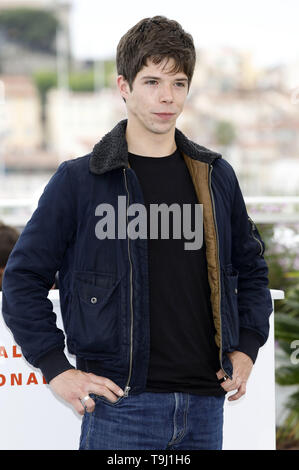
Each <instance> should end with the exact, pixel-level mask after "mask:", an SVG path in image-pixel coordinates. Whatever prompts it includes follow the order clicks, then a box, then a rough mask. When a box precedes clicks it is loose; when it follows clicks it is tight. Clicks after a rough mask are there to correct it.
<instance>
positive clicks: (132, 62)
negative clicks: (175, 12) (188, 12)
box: [116, 16, 196, 91]
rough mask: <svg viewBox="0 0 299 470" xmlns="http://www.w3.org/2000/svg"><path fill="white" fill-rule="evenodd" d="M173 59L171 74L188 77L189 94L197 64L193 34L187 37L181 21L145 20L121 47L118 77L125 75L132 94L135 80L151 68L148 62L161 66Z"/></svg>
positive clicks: (128, 35)
mask: <svg viewBox="0 0 299 470" xmlns="http://www.w3.org/2000/svg"><path fill="white" fill-rule="evenodd" d="M169 58H173V59H174V66H173V67H172V69H171V70H170V73H178V72H183V73H185V74H186V75H187V77H188V91H189V88H190V84H191V80H192V77H193V73H194V67H195V61H196V52H195V47H194V43H193V38H192V36H191V34H189V33H186V32H185V31H184V30H183V28H182V26H181V25H180V24H179V23H178V22H177V21H175V20H169V19H168V18H166V17H165V16H153V17H152V18H144V19H142V20H140V21H139V22H138V23H137V24H136V25H135V26H133V27H132V28H130V29H129V30H128V31H127V32H126V34H124V36H122V38H121V39H120V41H119V43H118V46H117V52H116V67H117V73H118V75H123V77H124V79H125V80H127V82H128V84H129V87H130V91H132V89H133V82H134V80H135V77H136V75H137V73H138V72H139V71H140V70H141V69H142V67H143V66H145V65H146V64H147V59H151V60H152V61H153V63H154V64H160V63H161V62H162V61H163V60H164V59H167V62H168V59H169ZM167 62H166V64H167ZM166 64H165V65H166Z"/></svg>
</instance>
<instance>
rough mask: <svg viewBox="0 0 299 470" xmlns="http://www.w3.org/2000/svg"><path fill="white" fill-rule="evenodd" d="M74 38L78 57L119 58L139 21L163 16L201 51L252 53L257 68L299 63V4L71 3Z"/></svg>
mask: <svg viewBox="0 0 299 470" xmlns="http://www.w3.org/2000/svg"><path fill="white" fill-rule="evenodd" d="M71 3H72V5H73V6H72V13H71V40H72V45H73V52H74V55H75V57H76V58H78V59H103V58H111V57H112V58H113V57H115V51H116V46H117V44H118V41H119V39H120V38H121V36H122V35H123V34H125V33H126V31H127V30H128V29H129V28H130V27H132V26H133V25H134V24H136V23H137V22H138V21H139V20H140V19H142V18H145V17H151V16H155V15H164V16H166V17H168V18H170V19H175V20H177V21H178V22H179V23H180V24H181V25H182V27H183V28H184V30H185V31H187V32H189V33H191V34H192V36H193V39H194V43H195V47H196V48H207V49H208V48H211V47H222V46H229V47H234V48H236V49H242V50H248V51H252V53H253V60H254V63H256V64H257V65H258V66H271V65H277V64H280V63H291V62H295V61H299V40H298V39H299V34H298V26H299V25H298V23H299V1H298V0H250V1H244V0H243V1H240V0H225V1H224V0H205V1H202V0H186V1H183V0H150V1H149V2H145V1H143V0H139V1H136V0H132V1H130V0H126V1H124V0H111V1H105V2H104V1H103V0H72V1H71Z"/></svg>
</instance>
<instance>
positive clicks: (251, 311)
mask: <svg viewBox="0 0 299 470" xmlns="http://www.w3.org/2000/svg"><path fill="white" fill-rule="evenodd" d="M235 179H236V184H235V193H234V200H233V208H232V219H231V225H232V264H233V266H234V267H235V268H236V269H237V270H238V271H239V277H238V310H239V325H240V331H239V333H240V336H239V345H238V347H237V348H236V350H238V351H242V352H244V353H245V354H247V355H248V356H250V357H251V359H252V361H253V363H254V362H255V361H256V358H257V354H258V350H259V348H260V347H261V346H263V345H264V344H265V342H266V341H267V339H268V336H269V316H270V314H271V313H272V310H273V309H272V299H271V293H270V289H269V288H268V266H267V263H266V261H265V259H264V251H265V243H264V242H263V240H262V239H261V236H260V234H259V232H258V229H257V227H256V225H255V223H254V222H253V220H252V219H251V218H250V217H249V216H248V213H247V209H246V206H245V202H244V199H243V196H242V193H241V189H240V186H239V182H238V180H237V178H236V176H235Z"/></svg>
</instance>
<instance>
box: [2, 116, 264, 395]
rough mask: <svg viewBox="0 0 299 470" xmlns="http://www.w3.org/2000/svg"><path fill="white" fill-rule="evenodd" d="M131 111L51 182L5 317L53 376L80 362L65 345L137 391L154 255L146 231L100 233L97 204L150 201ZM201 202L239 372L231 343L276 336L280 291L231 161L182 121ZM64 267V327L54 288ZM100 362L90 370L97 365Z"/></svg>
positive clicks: (26, 237)
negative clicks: (135, 161)
mask: <svg viewBox="0 0 299 470" xmlns="http://www.w3.org/2000/svg"><path fill="white" fill-rule="evenodd" d="M126 125H127V120H126V119H124V120H122V121H120V122H119V123H118V124H117V125H116V126H115V127H114V128H113V129H112V130H111V131H110V132H109V133H107V134H106V135H105V136H104V137H103V138H102V139H101V141H100V142H98V143H97V144H96V145H95V146H94V148H93V151H92V152H91V153H90V154H88V155H85V156H83V157H79V158H75V159H72V160H68V161H65V162H63V163H61V164H60V166H59V167H58V169H57V171H56V172H55V174H54V175H53V176H52V178H51V179H50V181H49V182H48V184H47V185H46V187H45V189H44V192H43V194H42V195H41V197H40V199H39V202H38V207H37V209H36V210H35V212H34V213H33V215H32V217H31V219H30V220H29V222H28V223H27V225H26V227H25V228H24V230H23V232H22V233H21V235H20V237H19V240H18V241H17V243H16V245H15V247H14V249H13V251H12V253H11V254H10V256H9V260H8V263H7V265H6V268H5V271H4V276H3V286H2V288H3V317H4V320H5V322H6V324H7V325H8V327H9V328H10V329H11V331H12V333H13V335H14V338H15V341H16V342H17V344H18V345H19V346H20V347H21V349H22V352H23V355H24V357H25V358H26V359H27V361H28V362H29V363H31V364H32V365H33V366H35V367H39V368H40V369H41V371H42V373H43V374H44V376H45V378H46V380H47V381H48V382H49V381H50V380H51V379H52V378H53V377H55V376H56V375H58V374H60V373H62V372H64V371H65V370H67V369H70V368H72V367H73V366H72V365H71V364H70V363H69V361H68V359H67V357H66V356H65V354H64V348H65V339H66V343H67V347H68V350H69V352H70V353H71V354H74V355H75V356H76V357H77V358H81V359H87V360H88V359H90V360H96V361H98V364H99V366H100V371H101V375H102V376H105V377H109V378H110V379H111V380H113V381H114V382H116V383H117V384H118V385H119V386H120V387H122V388H123V389H125V390H126V393H127V392H128V390H131V392H130V393H132V394H137V393H140V392H142V391H143V390H144V389H145V385H146V378H147V368H148V362H149V334H150V332H149V288H148V253H147V243H146V240H145V239H141V238H137V239H131V238H129V237H128V236H126V237H125V238H115V239H108V238H106V239H103V240H99V239H98V238H97V237H96V234H95V226H96V223H97V221H98V220H99V219H98V216H97V215H96V207H97V206H98V205H99V204H100V203H102V202H105V203H108V204H111V205H113V207H114V208H115V212H116V214H117V203H118V196H120V195H123V196H126V201H127V205H128V204H133V203H140V204H143V196H142V191H141V187H140V183H139V181H138V179H137V176H136V173H135V172H134V171H133V169H132V168H130V165H129V162H128V148H127V142H126V138H125V130H126ZM175 140H176V144H177V147H178V149H179V150H180V151H181V152H182V155H183V157H184V159H185V162H186V165H187V167H188V169H189V171H190V175H191V178H192V181H193V184H194V187H195V191H196V194H197V196H198V201H199V203H201V204H203V223H204V235H205V243H206V258H207V267H208V281H209V285H210V288H211V298H210V300H211V307H212V313H213V320H214V324H215V330H216V334H215V342H216V344H217V346H218V348H219V359H220V364H221V367H222V369H223V371H224V372H225V373H227V375H228V376H229V377H232V372H233V371H232V364H231V361H230V360H229V357H228V356H227V353H228V352H231V351H234V350H239V351H243V352H244V353H246V354H248V355H249V356H250V357H251V359H252V360H253V362H255V360H256V357H257V354H258V350H259V348H260V347H261V346H262V345H263V344H264V343H265V342H266V341H267V338H268V334H269V316H270V314H271V312H272V301H271V295H270V290H269V288H268V268H267V264H266V262H265V259H264V256H263V255H264V250H265V245H264V242H263V241H262V239H261V237H260V234H259V232H258V230H257V228H256V225H255V224H254V222H253V221H252V219H251V218H250V217H249V216H248V213H247V210H246V206H245V203H244V200H243V196H242V193H241V190H240V187H239V183H238V180H237V178H236V175H235V172H234V170H233V168H232V167H231V165H230V164H229V163H228V162H227V161H226V160H225V159H223V158H222V157H221V155H220V154H219V153H216V152H213V151H211V150H209V149H207V148H205V147H202V146H200V145H198V144H196V143H194V142H192V141H191V140H189V139H188V138H187V137H186V136H185V135H184V134H183V133H182V132H181V131H179V130H178V129H177V128H176V129H175ZM57 271H59V293H60V305H61V314H62V319H63V325H64V330H65V334H64V332H63V331H62V330H60V329H58V327H57V325H56V315H55V313H54V312H53V305H52V303H51V301H50V300H49V299H48V298H47V296H48V292H49V290H50V289H51V287H52V285H53V283H54V281H55V275H56V273H57ZM88 372H92V371H88Z"/></svg>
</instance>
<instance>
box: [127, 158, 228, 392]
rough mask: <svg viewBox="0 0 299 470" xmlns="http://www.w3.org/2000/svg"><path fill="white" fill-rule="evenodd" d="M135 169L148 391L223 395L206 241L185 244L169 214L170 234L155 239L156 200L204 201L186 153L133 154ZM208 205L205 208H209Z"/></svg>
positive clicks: (192, 213) (166, 202)
mask: <svg viewBox="0 0 299 470" xmlns="http://www.w3.org/2000/svg"><path fill="white" fill-rule="evenodd" d="M129 162H130V165H131V168H132V169H133V170H134V171H135V173H136V175H137V178H138V180H139V182H140V185H141V188H142V192H143V196H144V202H145V207H146V210H147V223H148V225H147V230H148V232H147V240H148V261H149V296H150V298H149V302H150V362H149V369H148V378H147V386H146V391H151V392H174V391H178V392H179V391H181V392H189V393H195V394H199V395H218V396H219V395H223V394H225V391H224V390H223V388H222V387H221V385H220V384H219V383H218V380H217V376H216V371H218V370H219V369H220V361H219V349H218V347H217V345H216V343H215V339H214V335H215V327H214V323H213V317H212V309H211V304H210V287H209V283H208V275H207V263H206V254H205V243H204V240H203V244H202V246H201V248H199V249H196V250H194V249H193V250H186V249H184V243H185V242H189V243H190V242H192V241H194V240H192V239H191V240H190V239H185V238H184V233H183V230H182V229H183V223H182V222H181V230H182V232H181V233H182V236H181V238H178V239H174V238H173V226H172V224H173V218H172V214H171V212H170V217H169V238H168V239H162V238H161V219H160V218H159V224H158V228H159V230H158V239H151V238H150V237H149V234H150V204H162V203H165V204H167V206H169V205H171V204H173V203H177V204H179V206H180V208H181V215H182V217H181V220H182V219H183V204H192V210H191V230H192V231H194V225H195V219H194V205H193V204H199V202H198V199H197V196H196V193H195V189H194V185H193V182H192V179H191V176H190V173H189V170H188V168H187V166H186V164H185V161H184V158H183V156H182V155H181V153H180V152H179V150H178V149H177V150H176V151H175V152H174V153H173V154H172V155H168V156H165V157H144V156H140V155H134V154H132V153H129ZM203 210H204V208H203Z"/></svg>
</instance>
